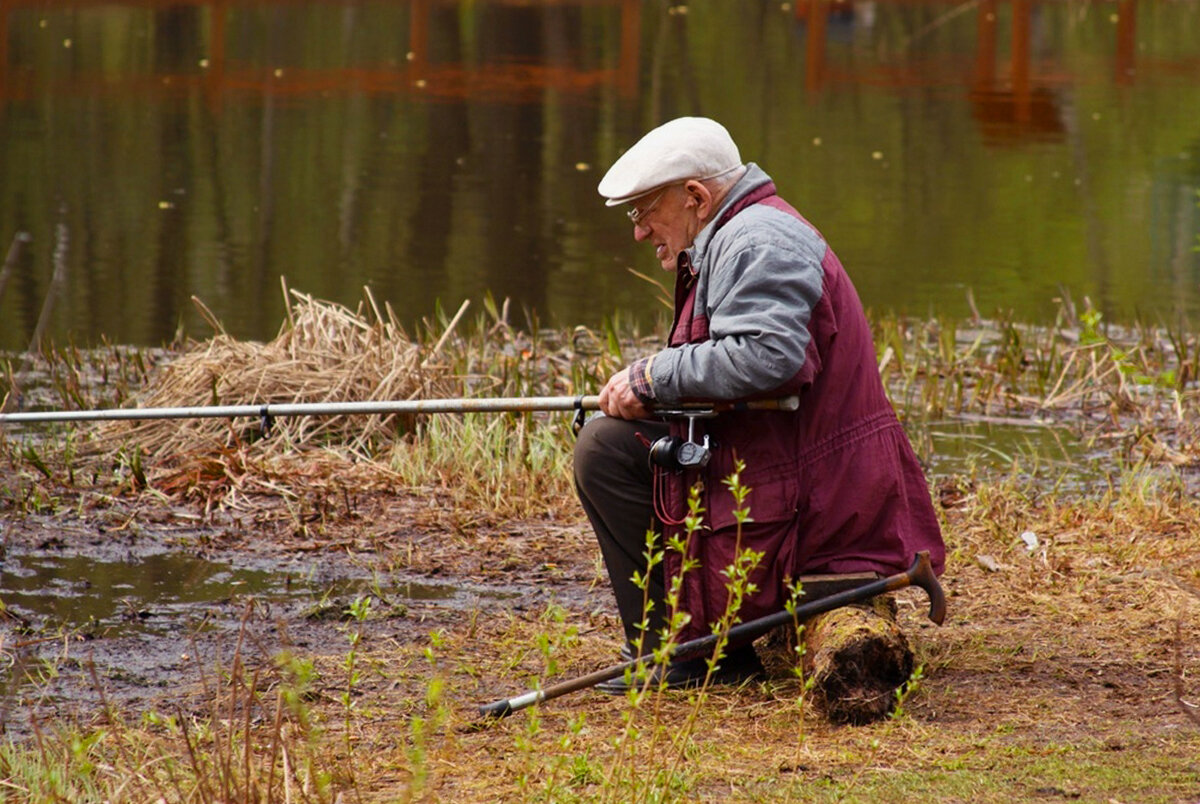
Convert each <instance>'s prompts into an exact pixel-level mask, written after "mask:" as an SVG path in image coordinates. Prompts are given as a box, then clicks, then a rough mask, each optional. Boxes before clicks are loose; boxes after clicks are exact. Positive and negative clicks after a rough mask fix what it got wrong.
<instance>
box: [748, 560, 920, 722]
mask: <svg viewBox="0 0 1200 804" xmlns="http://www.w3.org/2000/svg"><path fill="white" fill-rule="evenodd" d="M802 582H804V581H803V579H802ZM858 583H859V584H861V583H862V581H858ZM850 585H856V584H853V583H851V584H850ZM804 588H805V589H806V590H809V589H810V585H809V582H804ZM834 591H839V590H834ZM825 594H830V592H826V593H825ZM809 595H812V597H810V596H809ZM821 596H823V595H820V594H813V592H812V591H809V592H808V594H806V595H805V598H804V601H805V602H808V600H810V599H814V600H815V599H817V598H819V597H821ZM803 625H804V628H803V637H804V655H803V671H804V677H805V678H806V679H809V680H811V682H812V700H813V702H814V704H815V705H816V707H817V709H819V710H820V711H821V712H822V713H823V714H824V715H825V717H827V718H828V719H829V720H830V721H831V722H833V723H845V724H855V725H861V724H864V723H871V722H873V721H876V720H880V719H882V718H884V717H886V716H887V715H888V714H889V713H890V712H891V711H892V709H893V708H894V707H895V705H896V691H897V690H898V689H900V688H901V687H902V686H903V685H904V684H905V683H906V682H907V681H908V679H909V678H910V677H911V676H912V671H913V654H912V650H911V648H910V647H909V644H908V639H907V638H906V637H905V636H904V633H903V632H902V631H901V630H900V626H899V625H898V624H897V622H896V601H895V600H894V598H893V597H892V596H891V595H881V596H879V597H876V598H874V599H873V600H871V601H868V602H866V603H861V604H857V605H854V606H844V607H842V608H839V609H834V610H833V611H830V612H826V613H825V614H819V615H817V616H815V617H812V618H810V619H809V620H806V621H805V622H804V624H803ZM757 647H758V652H759V655H760V657H761V658H762V661H763V665H764V667H765V668H766V670H767V673H768V675H771V676H775V677H783V676H794V675H795V668H796V666H797V662H798V660H799V659H800V657H799V656H798V655H797V651H796V629H795V628H794V627H791V626H787V627H784V628H780V629H777V630H776V631H774V632H772V633H770V634H767V635H766V637H764V639H763V640H761V641H760V644H759V645H758V646H757Z"/></svg>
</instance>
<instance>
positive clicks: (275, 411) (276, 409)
mask: <svg viewBox="0 0 1200 804" xmlns="http://www.w3.org/2000/svg"><path fill="white" fill-rule="evenodd" d="M798 407H799V399H798V398H797V397H794V396H788V397H781V398H778V399H761V400H750V401H745V402H688V403H685V404H681V405H665V406H662V407H656V408H653V409H652V412H653V414H654V415H655V416H664V417H672V416H684V417H696V418H705V417H709V416H715V415H717V414H718V413H724V412H727V411H743V410H780V411H794V410H796V409H797V408H798ZM599 409H600V397H599V396H595V395H592V396H509V397H458V398H448V399H408V400H397V401H362V402H282V403H263V404H258V405H201V406H193V407H178V408H170V407H166V408H107V409H98V410H45V411H22V412H18V413H0V425H3V424H33V423H40V422H87V421H131V420H132V421H144V420H148V419H231V418H237V417H242V416H252V417H257V418H258V419H260V420H262V421H264V422H270V421H271V420H272V419H275V418H279V417H282V416H352V415H370V414H420V413H527V412H533V411H556V410H557V411H581V412H582V411H595V410H599Z"/></svg>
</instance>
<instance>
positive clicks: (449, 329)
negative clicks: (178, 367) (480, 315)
mask: <svg viewBox="0 0 1200 804" xmlns="http://www.w3.org/2000/svg"><path fill="white" fill-rule="evenodd" d="M470 306H471V300H470V299H464V300H463V303H462V306H461V307H459V308H458V312H457V313H455V314H454V318H452V319H450V323H449V324H447V325H446V331H445V332H443V333H442V337H440V338H438V342H437V343H435V344H434V345H433V350H432V351H430V353H429V356H428V357H426V358H425V360H424V361H422V363H421V368H425V366H426V365H427V364H428V363H429V361H430V359H432V358H433V357H434V356H436V355H437V353H438V352H440V351H441V350H442V346H444V345H445V343H446V341H447V340H449V338H450V335H451V334H452V333H453V332H454V328H455V327H456V326H458V322H459V320H460V319H462V317H463V314H465V313H466V312H467V308H468V307H470Z"/></svg>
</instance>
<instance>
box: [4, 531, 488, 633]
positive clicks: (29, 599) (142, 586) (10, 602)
mask: <svg viewBox="0 0 1200 804" xmlns="http://www.w3.org/2000/svg"><path fill="white" fill-rule="evenodd" d="M359 596H362V597H366V596H371V597H373V598H374V599H375V605H376V607H378V606H379V605H380V600H381V599H382V600H384V601H390V602H391V603H392V604H393V605H394V604H397V603H404V602H406V601H408V602H412V601H423V602H427V603H432V604H434V605H440V606H449V607H456V608H461V607H465V606H469V605H471V604H473V603H477V602H478V600H479V599H480V597H481V596H482V597H485V598H488V599H493V600H494V599H501V598H505V597H511V596H512V593H509V592H507V591H505V590H504V589H487V590H483V591H479V590H473V589H472V588H469V587H468V586H467V585H460V584H451V583H441V584H439V583H431V582H428V581H415V580H411V579H404V578H396V577H388V576H385V577H379V578H366V577H348V576H340V577H335V578H323V577H317V574H316V573H314V572H312V571H300V570H297V568H296V567H295V566H292V567H290V568H289V567H285V566H274V565H271V564H269V563H268V562H262V561H258V562H255V565H253V566H234V565H233V564H232V563H229V562H225V561H219V560H209V559H206V558H202V557H199V556H194V555H189V554H187V553H178V552H164V553H157V554H151V555H143V556H137V557H132V556H131V557H129V558H128V559H125V560H113V559H112V558H111V557H107V556H94V555H80V554H78V553H74V552H73V554H71V555H60V554H56V553H45V552H30V553H21V552H18V551H14V550H9V551H8V553H7V555H6V556H5V557H4V559H3V561H2V562H0V600H2V601H3V606H4V609H5V611H6V612H7V615H8V617H7V619H8V620H9V621H10V623H11V622H12V621H13V620H16V621H18V622H24V623H26V624H28V626H29V627H33V628H37V629H39V630H40V631H43V632H53V631H54V630H55V629H60V628H61V629H66V630H68V631H70V630H74V629H83V630H85V631H87V632H88V633H89V635H91V636H101V635H103V636H106V637H113V636H117V635H120V634H125V633H148V634H166V633H178V631H179V623H180V622H181V621H189V620H190V621H193V622H201V621H203V620H204V619H205V618H206V617H209V616H211V615H214V614H216V612H217V611H218V609H220V610H226V613H229V612H232V616H234V617H236V616H237V613H238V611H239V610H240V607H239V606H236V605H235V606H233V607H232V608H231V609H229V608H228V606H227V604H230V603H235V602H236V601H237V600H247V599H249V598H251V597H253V598H255V599H256V600H258V601H259V602H261V603H266V604H277V605H278V604H283V605H286V606H290V607H302V608H305V609H307V612H308V616H310V617H322V618H324V617H332V618H335V619H337V618H344V616H345V612H344V609H345V607H346V605H347V602H348V601H349V600H353V599H354V598H355V597H359Z"/></svg>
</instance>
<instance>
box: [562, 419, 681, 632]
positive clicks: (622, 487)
mask: <svg viewBox="0 0 1200 804" xmlns="http://www.w3.org/2000/svg"><path fill="white" fill-rule="evenodd" d="M639 434H640V436H641V438H639V437H638V436H639ZM665 435H667V424H666V423H665V422H658V421H644V420H640V421H626V420H624V419H613V418H609V417H607V416H597V417H595V418H593V419H591V420H590V421H589V422H588V423H587V424H586V425H584V427H583V429H582V430H580V432H579V438H578V440H577V441H576V444H575V488H576V490H577V491H578V493H579V500H580V502H581V503H582V504H583V510H584V512H585V513H586V514H587V517H588V519H589V520H590V521H591V523H592V528H593V530H595V532H596V539H597V541H599V543H600V554H601V555H602V556H603V557H604V566H605V568H606V569H607V570H608V578H609V581H610V582H611V583H612V588H613V594H614V596H615V597H616V599H617V610H618V611H619V612H620V614H621V622H622V623H623V624H624V626H625V639H626V640H628V642H629V644H630V645H631V646H636V645H637V644H638V643H639V641H641V644H642V653H643V654H645V653H648V652H649V651H651V650H653V649H654V648H655V647H656V646H657V645H658V642H659V635H660V634H661V633H662V629H663V625H664V624H665V622H666V615H665V607H666V602H665V600H666V594H665V590H664V586H663V568H662V564H661V562H660V563H659V564H658V565H657V566H656V567H655V568H654V569H653V570H652V571H651V573H650V578H649V583H648V585H647V589H646V590H642V589H640V588H638V586H637V585H636V584H635V583H634V582H633V580H632V579H633V576H634V573H638V574H639V575H640V576H645V574H646V564H647V561H646V555H645V553H646V549H647V548H646V532H647V530H651V529H652V530H653V531H654V532H655V533H656V534H657V536H656V544H657V548H656V549H657V550H661V549H662V525H661V523H659V522H658V520H657V519H656V518H655V516H654V498H653V493H654V474H653V472H652V470H651V468H650V450H649V448H648V447H647V446H646V444H648V443H653V442H654V441H655V440H656V439H658V438H660V437H662V436H665ZM643 439H645V442H643ZM647 593H648V599H649V600H650V601H651V603H652V605H651V607H650V610H649V611H648V612H646V599H647V598H646V594H647ZM643 618H645V619H646V620H647V630H646V634H645V638H644V640H643V639H642V634H641V630H640V629H639V628H638V627H637V626H638V624H639V623H640V622H641V621H642V619H643Z"/></svg>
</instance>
